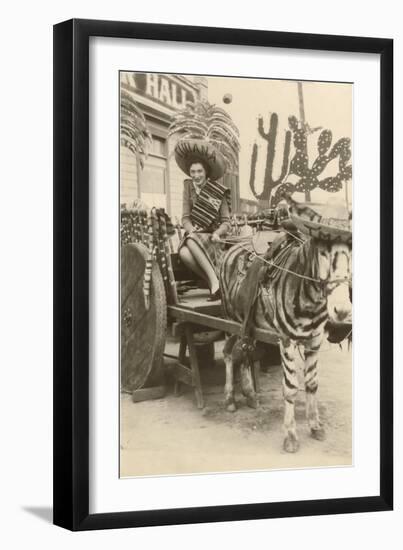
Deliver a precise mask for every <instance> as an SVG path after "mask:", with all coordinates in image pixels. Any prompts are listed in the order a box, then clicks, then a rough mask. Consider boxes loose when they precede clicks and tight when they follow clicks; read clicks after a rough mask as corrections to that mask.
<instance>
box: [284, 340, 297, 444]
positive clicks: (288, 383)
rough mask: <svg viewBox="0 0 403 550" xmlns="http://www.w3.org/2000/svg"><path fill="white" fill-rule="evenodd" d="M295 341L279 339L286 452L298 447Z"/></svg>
mask: <svg viewBox="0 0 403 550" xmlns="http://www.w3.org/2000/svg"><path fill="white" fill-rule="evenodd" d="M295 349H296V346H295V342H292V341H284V342H283V341H281V340H280V354H281V364H282V367H283V395H284V432H285V438H284V442H283V448H284V450H285V451H287V452H288V453H295V452H296V451H298V449H299V441H298V437H297V426H296V422H295V399H296V397H297V394H298V376H297V371H296V368H295V362H294V357H295Z"/></svg>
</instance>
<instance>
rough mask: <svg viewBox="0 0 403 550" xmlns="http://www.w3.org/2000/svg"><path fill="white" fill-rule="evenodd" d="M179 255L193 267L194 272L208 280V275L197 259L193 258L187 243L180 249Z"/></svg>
mask: <svg viewBox="0 0 403 550" xmlns="http://www.w3.org/2000/svg"><path fill="white" fill-rule="evenodd" d="M179 257H180V259H181V261H182V262H183V263H184V264H185V265H186V267H188V268H189V269H191V270H192V271H193V272H194V273H196V274H197V275H198V276H199V277H200V278H201V279H203V280H204V281H206V282H208V278H207V275H206V274H205V273H204V271H202V269H201V268H200V267H199V265H198V264H197V262H196V260H195V259H194V258H193V256H192V253H191V252H190V250H189V249H188V247H187V246H186V245H183V246H182V247H181V249H180V250H179Z"/></svg>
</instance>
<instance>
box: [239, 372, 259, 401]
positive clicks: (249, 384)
mask: <svg viewBox="0 0 403 550" xmlns="http://www.w3.org/2000/svg"><path fill="white" fill-rule="evenodd" d="M241 390H242V393H243V394H244V396H245V397H246V404H247V405H248V407H251V408H252V409H256V408H257V406H258V404H259V403H258V398H257V395H256V391H255V385H254V383H253V377H252V369H251V366H250V363H249V362H248V363H242V365H241Z"/></svg>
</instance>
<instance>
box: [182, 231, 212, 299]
mask: <svg viewBox="0 0 403 550" xmlns="http://www.w3.org/2000/svg"><path fill="white" fill-rule="evenodd" d="M186 245H187V247H188V248H189V250H190V252H191V254H192V256H193V259H194V260H195V261H196V262H197V264H198V267H199V268H201V269H202V271H203V272H204V273H205V277H207V281H208V284H209V287H210V291H211V293H212V294H214V292H216V291H217V290H218V289H219V283H218V279H217V275H216V274H215V271H214V269H213V267H212V265H211V263H210V262H209V261H208V259H207V258H206V256H205V254H204V252H203V250H202V249H201V248H200V246H199V245H198V244H197V243H195V242H194V241H192V240H191V239H188V240H187V242H186Z"/></svg>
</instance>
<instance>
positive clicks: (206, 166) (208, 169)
mask: <svg viewBox="0 0 403 550" xmlns="http://www.w3.org/2000/svg"><path fill="white" fill-rule="evenodd" d="M193 164H201V165H202V166H203V168H204V171H205V172H206V178H208V177H210V167H209V165H208V164H207V163H206V162H205V161H204V160H202V159H196V158H195V159H193V160H191V161H190V162H189V172H190V169H191V168H192V166H193Z"/></svg>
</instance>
